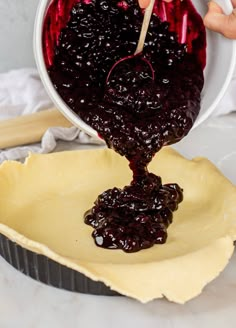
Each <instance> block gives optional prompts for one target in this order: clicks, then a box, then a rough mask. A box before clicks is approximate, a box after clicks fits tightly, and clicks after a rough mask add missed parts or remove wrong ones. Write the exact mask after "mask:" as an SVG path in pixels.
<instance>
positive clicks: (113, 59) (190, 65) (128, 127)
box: [43, 0, 206, 252]
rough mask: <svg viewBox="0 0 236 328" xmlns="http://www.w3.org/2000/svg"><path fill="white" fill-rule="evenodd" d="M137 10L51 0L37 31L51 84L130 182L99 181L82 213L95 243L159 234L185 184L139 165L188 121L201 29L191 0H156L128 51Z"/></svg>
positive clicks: (199, 77)
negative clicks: (123, 166) (125, 166)
mask: <svg viewBox="0 0 236 328" xmlns="http://www.w3.org/2000/svg"><path fill="white" fill-rule="evenodd" d="M173 12H174V13H175V14H173ZM143 14H144V11H143V10H142V9H140V7H139V5H138V1H137V0H126V1H117V0H109V1H108V0H107V1H106V0H83V1H76V0H68V1H62V0H54V1H53V2H52V3H51V5H50V6H49V9H48V12H47V15H46V17H45V22H44V31H43V46H44V58H45V62H46V65H47V69H48V73H49V76H50V78H51V81H52V83H53V85H54V87H55V89H56V90H57V92H58V93H59V94H60V96H61V97H62V99H63V100H64V101H65V103H66V104H68V105H69V107H70V108H71V109H72V110H73V111H74V112H75V113H77V114H78V115H79V116H80V117H81V118H82V119H83V121H84V122H86V123H87V124H88V125H90V126H91V127H93V128H94V129H95V130H96V131H97V132H98V134H99V136H101V138H103V139H104V140H105V141H106V143H107V145H108V147H109V148H112V149H114V150H115V151H116V152H117V153H119V154H120V155H122V156H125V157H126V158H127V160H128V161H129V166H130V169H131V170H132V172H133V180H132V182H131V184H130V185H128V186H126V187H124V188H123V189H120V188H116V187H115V188H113V189H109V190H107V191H104V192H103V193H102V194H101V195H99V196H98V198H97V200H96V201H95V203H94V206H93V207H92V208H91V209H90V210H88V211H87V212H86V213H85V218H84V220H85V223H86V224H88V225H90V226H92V227H93V228H94V231H93V233H92V236H93V238H94V240H95V243H96V244H97V245H98V246H100V247H104V248H109V249H122V250H124V251H125V252H136V251H139V250H140V249H144V248H149V247H151V246H153V245H154V244H163V243H165V242H166V239H167V227H168V226H169V225H170V224H171V222H172V217H173V212H174V211H175V210H177V208H178V204H179V203H180V202H181V201H182V200H183V190H182V189H181V188H180V187H179V186H178V185H177V184H175V183H172V182H170V183H168V184H162V181H161V178H160V177H158V176H156V175H154V174H153V173H150V172H148V169H147V167H148V164H149V163H150V161H151V160H152V158H153V156H154V155H155V154H156V153H157V152H158V151H159V150H160V149H161V148H162V147H163V146H166V145H171V144H173V143H176V142H178V141H179V140H181V139H182V138H183V137H184V136H186V135H187V134H188V132H189V131H190V129H191V128H192V126H193V123H194V121H195V120H196V117H197V115H198V113H199V110H200V100H201V90H202V87H203V83H204V79H203V69H204V66H205V61H206V58H205V48H206V40H205V29H204V26H203V23H202V19H201V17H200V16H199V15H198V13H197V12H196V10H195V9H194V7H193V5H192V3H191V1H190V0H183V1H179V0H173V1H172V2H170V3H166V2H163V1H156V4H155V6H154V11H153V14H152V17H151V21H150V25H149V29H148V33H147V37H146V40H145V44H144V49H143V52H142V53H140V54H138V55H136V56H133V54H134V52H135V49H136V46H137V42H138V38H139V34H140V30H141V25H142V20H143ZM122 58H125V59H126V60H121V59H122ZM173 166H174V163H173Z"/></svg>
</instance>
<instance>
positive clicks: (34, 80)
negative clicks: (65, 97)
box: [0, 68, 99, 163]
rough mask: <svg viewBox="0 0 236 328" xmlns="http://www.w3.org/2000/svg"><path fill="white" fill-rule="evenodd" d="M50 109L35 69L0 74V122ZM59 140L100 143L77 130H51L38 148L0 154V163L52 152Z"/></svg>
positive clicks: (0, 151)
mask: <svg viewBox="0 0 236 328" xmlns="http://www.w3.org/2000/svg"><path fill="white" fill-rule="evenodd" d="M50 107H53V104H52V102H51V100H50V99H49V97H48V95H47V94H46V92H45V90H44V88H43V85H42V83H41V81H40V78H39V75H38V73H37V70H36V69H33V68H32V69H30V68H29V69H19V70H13V71H10V72H7V73H3V74H0V120H6V119H11V118H14V117H16V116H21V115H25V114H30V113H35V112H38V111H41V110H44V109H48V108H50ZM58 140H64V141H68V142H70V141H74V142H77V143H80V144H98V143H99V141H97V140H95V139H93V138H91V137H89V136H88V135H87V134H86V133H84V132H83V131H81V130H80V129H78V128H76V127H71V128H62V127H58V128H50V129H48V130H47V131H46V133H45V134H44V136H43V138H42V140H41V143H39V144H34V145H29V146H23V147H16V148H11V149H4V150H0V163H1V162H3V161H4V160H18V159H23V158H25V157H27V156H28V154H29V152H34V153H49V152H52V151H53V150H54V149H55V147H56V145H57V142H58Z"/></svg>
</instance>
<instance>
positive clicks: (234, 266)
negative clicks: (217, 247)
mask: <svg viewBox="0 0 236 328" xmlns="http://www.w3.org/2000/svg"><path fill="white" fill-rule="evenodd" d="M65 147H68V144H66V145H65V144H63V143H61V144H60V145H59V147H58V149H57V150H62V149H65ZM74 147H75V145H74V144H71V145H70V148H74ZM77 148H78V146H77ZM175 148H176V149H177V150H178V151H180V152H181V153H182V154H183V155H185V156H186V157H188V158H192V157H195V156H205V157H208V158H209V159H210V160H211V161H212V162H213V163H214V164H215V165H216V166H217V167H218V168H219V169H220V170H221V171H222V172H223V173H224V175H225V176H226V177H227V178H228V179H230V180H231V181H232V182H233V183H234V184H236V170H235V163H236V114H231V115H228V116H225V117H217V118H211V119H208V121H206V122H205V123H203V124H202V125H201V126H199V127H197V128H196V129H195V130H193V131H192V132H191V133H190V134H189V135H188V137H186V138H185V139H184V140H183V141H182V142H180V143H179V144H178V145H176V146H175ZM235 307H236V254H235V255H234V256H233V258H232V259H231V261H230V263H229V265H228V266H227V268H226V269H225V271H224V272H223V273H222V274H221V275H220V276H219V277H218V278H217V279H215V280H214V281H213V282H212V283H210V284H209V285H208V286H207V287H206V288H205V289H204V291H203V293H202V294H201V295H200V296H198V297H197V298H195V299H193V300H192V301H189V302H188V303H186V304H185V305H178V304H174V303H171V302H168V301H166V300H165V299H162V300H156V301H153V302H150V303H148V304H145V305H144V304H140V303H139V302H137V301H135V300H132V299H128V298H125V297H102V296H91V295H81V294H76V293H71V292H67V291H63V290H59V289H56V288H53V287H48V286H46V285H43V284H41V283H39V282H36V281H34V280H32V279H31V278H28V277H26V276H24V275H23V274H22V273H20V272H18V271H17V270H15V269H14V268H12V267H11V266H10V265H9V264H7V263H6V262H5V261H4V260H3V259H2V258H0V328H16V327H17V328H74V327H76V328H77V327H86V328H87V327H92V326H94V327H98V328H100V327H101V328H108V327H109V328H118V327H119V328H120V327H135V328H141V327H142V328H143V327H161V328H172V327H173V328H195V327H196V328H197V327H201V328H205V327H208V328H209V327H214V328H222V327H227V328H231V327H232V328H234V327H236V314H235Z"/></svg>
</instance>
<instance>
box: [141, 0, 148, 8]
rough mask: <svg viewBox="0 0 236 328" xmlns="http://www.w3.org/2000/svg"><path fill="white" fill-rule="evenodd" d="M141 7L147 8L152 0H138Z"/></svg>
mask: <svg viewBox="0 0 236 328" xmlns="http://www.w3.org/2000/svg"><path fill="white" fill-rule="evenodd" d="M138 2H139V6H140V8H147V6H148V5H149V2H150V0H138Z"/></svg>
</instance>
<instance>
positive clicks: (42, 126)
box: [0, 108, 73, 149]
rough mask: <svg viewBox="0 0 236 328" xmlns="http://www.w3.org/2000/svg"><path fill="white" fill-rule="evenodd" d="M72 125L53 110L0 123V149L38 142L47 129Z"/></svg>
mask: <svg viewBox="0 0 236 328" xmlns="http://www.w3.org/2000/svg"><path fill="white" fill-rule="evenodd" d="M72 125H73V124H72V123H71V122H70V121H68V120H67V119H66V118H65V117H64V116H63V115H62V114H61V113H60V112H59V111H58V110H57V109H55V108H53V109H48V110H45V111H42V112H38V113H34V114H30V115H23V116H20V117H17V118H14V119H10V120H4V121H0V149H4V148H9V147H16V146H22V145H28V144H32V143H35V142H39V141H40V140H41V138H42V136H43V134H44V133H45V131H46V130H47V129H48V128H50V127H56V126H62V127H71V126H72Z"/></svg>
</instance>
